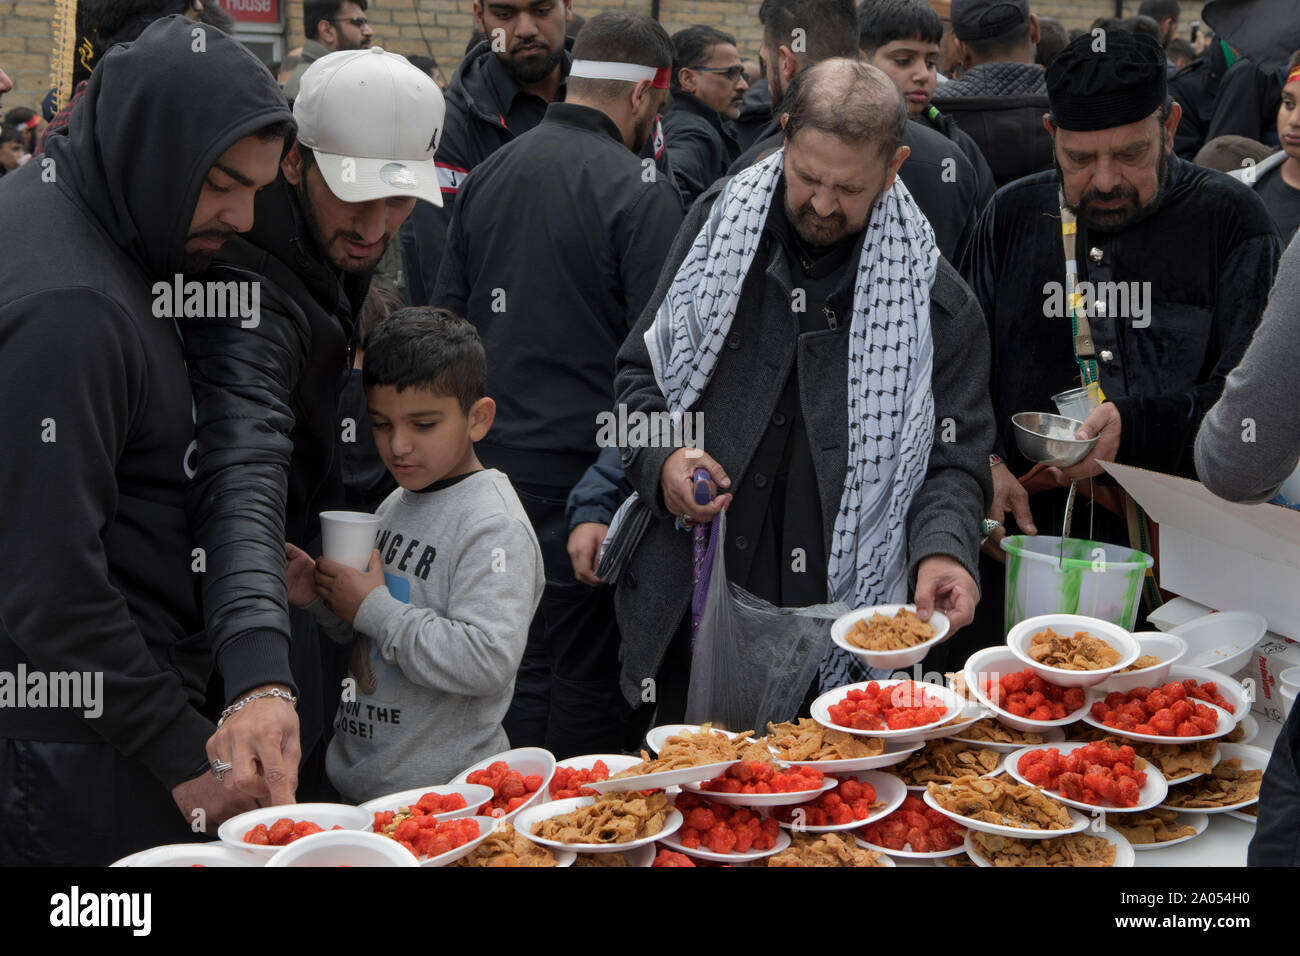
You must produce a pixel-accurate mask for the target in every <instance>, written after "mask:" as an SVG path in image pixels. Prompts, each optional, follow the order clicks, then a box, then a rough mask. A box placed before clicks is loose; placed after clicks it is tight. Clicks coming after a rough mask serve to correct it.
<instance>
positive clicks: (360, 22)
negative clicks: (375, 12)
mask: <svg viewBox="0 0 1300 956" xmlns="http://www.w3.org/2000/svg"><path fill="white" fill-rule="evenodd" d="M334 22H335V23H350V24H352V25H353V26H354V27H356V28H357V29H358V30H361V29H364V28H365V25H366V24H367V23H369V22H370V20H369V19H367V18H366V17H343V18H341V19H336V20H335V21H334Z"/></svg>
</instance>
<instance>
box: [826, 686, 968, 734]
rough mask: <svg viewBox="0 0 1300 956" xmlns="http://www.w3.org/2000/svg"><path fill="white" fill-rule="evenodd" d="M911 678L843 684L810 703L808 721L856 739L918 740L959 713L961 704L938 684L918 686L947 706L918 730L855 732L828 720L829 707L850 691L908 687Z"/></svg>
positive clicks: (958, 699)
mask: <svg viewBox="0 0 1300 956" xmlns="http://www.w3.org/2000/svg"><path fill="white" fill-rule="evenodd" d="M911 682H912V680H911V678H908V679H907V680H881V681H874V682H872V681H864V682H861V683H857V684H846V685H845V686H843V687H836V688H833V689H832V690H828V691H827V692H826V693H824V694H822V695H821V696H820V697H818V698H817V699H816V700H814V701H813V703H812V707H811V708H810V709H809V712H810V713H811V714H812V719H813V720H815V721H817V723H819V724H821V725H822V726H823V727H830V728H831V729H832V730H842V731H843V732H844V733H846V734H853V735H854V736H857V737H879V738H880V739H882V740H913V741H915V740H922V739H923V735H924V732H925V731H927V730H933V729H934V728H936V727H938V726H939V725H941V724H946V723H947V722H948V721H950V720H952V719H953V718H954V717H956V716H958V715H959V714H960V713H961V712H962V707H963V706H964V703H965V702H964V701H963V700H962V698H961V697H959V696H957V694H956V693H954V692H953V691H952V690H951V689H950V688H948V687H945V686H942V685H940V684H922V685H921V686H922V687H923V688H924V692H925V693H926V694H929V695H931V696H933V697H937V698H938V699H939V700H940V701H941V702H943V703H946V704H947V705H948V707H947V709H946V710H945V711H944V713H943V715H942V716H941V717H940V718H939V719H938V720H934V721H931V722H930V723H928V724H921V725H920V726H918V727H908V728H906V729H904V730H855V729H854V728H852V727H844V726H842V725H840V724H837V723H835V721H833V720H831V715H830V708H831V705H832V704H838V703H839V702H840V701H842V700H843V699H844V698H845V696H846V695H847V694H848V693H849V691H851V690H865V689H866V688H867V685H868V684H869V683H875V684H877V685H879V686H880V688H881V689H882V690H887V689H892V688H894V687H896V686H897V685H899V684H903V683H911Z"/></svg>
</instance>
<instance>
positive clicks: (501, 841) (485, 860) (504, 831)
mask: <svg viewBox="0 0 1300 956" xmlns="http://www.w3.org/2000/svg"><path fill="white" fill-rule="evenodd" d="M451 865H452V866H555V865H556V862H555V857H554V856H553V855H552V854H551V851H550V850H548V849H547V848H546V847H544V846H539V845H538V844H536V843H534V842H533V841H532V840H530V839H528V838H527V837H526V836H524V835H523V834H522V833H520V832H519V831H517V830H516V829H515V828H514V827H513V826H511V825H510V824H509V823H502V824H500V825H499V826H498V827H497V829H496V830H494V831H493V832H492V835H491V836H489V837H488V838H487V839H486V840H484V841H483V842H482V843H480V844H479V845H478V846H476V847H475V848H474V852H472V853H470V855H469V856H465V857H461V859H459V860H457V861H456V862H455V863H453V864H451Z"/></svg>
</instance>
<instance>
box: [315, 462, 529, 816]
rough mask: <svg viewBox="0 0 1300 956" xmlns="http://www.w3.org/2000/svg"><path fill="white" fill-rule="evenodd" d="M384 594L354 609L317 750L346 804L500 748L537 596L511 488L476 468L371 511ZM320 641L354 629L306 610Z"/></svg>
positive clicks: (523, 522)
mask: <svg viewBox="0 0 1300 956" xmlns="http://www.w3.org/2000/svg"><path fill="white" fill-rule="evenodd" d="M376 514H377V515H378V516H379V518H380V522H379V533H378V537H377V538H376V542H375V546H376V547H377V548H378V549H379V553H380V555H381V557H382V558H383V563H384V577H385V578H386V580H387V585H386V586H385V587H379V588H376V589H375V590H373V591H371V592H370V594H368V595H367V596H366V599H365V600H364V601H362V602H361V606H360V608H359V609H358V610H357V614H356V619H355V621H354V622H353V625H354V627H355V631H356V634H355V639H354V643H353V648H352V663H351V665H350V667H349V670H348V674H349V677H351V678H353V679H354V680H355V681H356V694H355V700H348V699H346V692H345V699H344V700H343V701H342V702H341V703H340V705H339V710H338V716H337V717H336V718H335V722H334V728H335V735H334V739H333V740H332V741H331V742H330V746H329V751H328V753H327V754H326V760H325V769H326V772H327V773H328V774H329V778H330V782H331V783H333V784H334V786H335V787H337V788H338V790H339V793H341V794H342V795H343V796H344V798H346V799H347V800H351V801H354V802H361V801H364V800H369V799H371V798H373V797H377V796H383V795H384V794H386V793H392V792H394V791H398V790H407V789H411V788H414V787H423V786H427V785H433V784H441V783H446V782H447V781H449V780H451V778H452V777H454V776H456V775H457V774H458V773H460V772H461V771H462V770H464V769H465V768H467V767H469V766H470V765H472V764H475V763H477V762H478V761H480V760H482V759H483V758H485V757H490V756H492V755H493V754H495V753H500V752H501V751H503V750H508V749H509V746H510V744H509V741H508V739H507V738H506V734H505V731H504V730H503V729H502V727H501V720H502V718H503V717H504V716H505V713H506V709H507V708H508V707H509V706H510V698H511V696H512V695H513V693H514V685H515V672H516V671H517V670H518V669H519V661H520V659H521V658H522V657H523V653H524V644H525V643H526V641H527V638H528V625H529V622H530V621H531V620H532V617H533V612H534V611H535V610H536V609H537V605H538V603H539V602H540V601H541V598H542V589H543V588H544V587H545V584H546V581H545V575H544V573H543V570H542V553H541V549H540V548H539V547H538V545H537V538H536V536H535V535H534V534H533V529H532V526H531V524H529V521H528V516H527V515H526V514H525V513H524V509H523V506H522V505H521V504H520V503H519V498H518V497H517V496H516V495H515V492H514V489H513V488H512V487H511V486H510V481H509V480H508V479H507V478H506V476H505V475H503V474H502V473H501V472H499V471H495V470H487V471H480V472H475V473H473V474H471V475H469V476H467V477H464V478H462V479H461V480H459V481H457V482H455V483H454V484H451V485H450V486H446V487H441V488H439V489H438V490H433V491H423V492H412V491H406V490H404V489H401V488H399V489H398V490H397V491H394V492H393V493H392V494H391V495H389V496H388V498H387V499H385V500H384V503H383V504H381V505H380V506H379V509H378V510H377V511H376ZM312 609H313V611H314V612H315V613H316V615H317V617H318V619H320V621H321V624H322V625H323V626H324V627H325V629H326V631H327V633H329V634H330V636H331V637H334V638H335V639H336V640H343V641H347V640H353V628H350V627H348V626H347V625H346V624H345V623H344V622H342V621H340V620H339V619H338V618H336V617H334V616H333V615H331V614H330V613H329V612H328V611H327V610H326V609H325V608H324V606H323V605H322V604H321V602H320V601H317V602H315V603H313V604H312Z"/></svg>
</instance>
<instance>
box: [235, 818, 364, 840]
mask: <svg viewBox="0 0 1300 956" xmlns="http://www.w3.org/2000/svg"><path fill="white" fill-rule="evenodd" d="M333 829H335V830H342V829H343V828H342V827H340V826H336V827H333ZM323 832H324V830H323V829H322V828H321V827H320V826H318V825H317V824H315V823H312V822H311V821H310V820H298V821H294V820H290V819H289V818H288V817H281V818H280V819H279V820H276V821H275V822H274V823H272V824H271V826H270V828H269V829H268V828H267V826H266V824H265V823H259V824H258V825H257V826H255V827H253V829H251V830H249V831H248V832H247V833H245V834H244V842H245V843H251V844H253V845H254V846H288V845H289V844H290V843H292V842H293V841H294V840H301V839H302V838H303V837H305V836H308V835H310V834H312V833H323Z"/></svg>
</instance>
